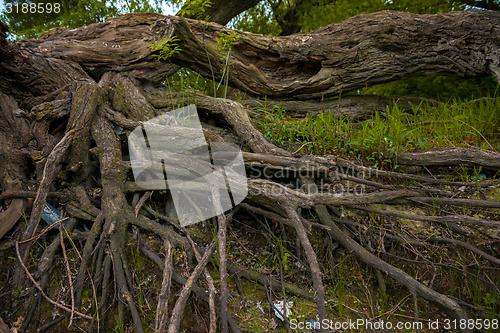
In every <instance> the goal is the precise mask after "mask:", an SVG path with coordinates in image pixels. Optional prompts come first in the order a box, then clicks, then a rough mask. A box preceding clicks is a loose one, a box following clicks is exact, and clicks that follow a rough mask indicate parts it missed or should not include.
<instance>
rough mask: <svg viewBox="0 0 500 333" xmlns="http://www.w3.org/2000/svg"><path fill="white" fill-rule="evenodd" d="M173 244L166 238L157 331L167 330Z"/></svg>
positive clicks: (156, 323) (157, 309)
mask: <svg viewBox="0 0 500 333" xmlns="http://www.w3.org/2000/svg"><path fill="white" fill-rule="evenodd" d="M172 254H173V252H172V244H171V243H170V242H169V241H168V240H165V266H164V268H163V282H162V283H161V290H160V293H159V294H158V306H157V307H156V319H155V332H156V333H160V332H164V331H165V327H166V326H167V323H168V297H169V294H170V286H171V280H172V269H173V267H172Z"/></svg>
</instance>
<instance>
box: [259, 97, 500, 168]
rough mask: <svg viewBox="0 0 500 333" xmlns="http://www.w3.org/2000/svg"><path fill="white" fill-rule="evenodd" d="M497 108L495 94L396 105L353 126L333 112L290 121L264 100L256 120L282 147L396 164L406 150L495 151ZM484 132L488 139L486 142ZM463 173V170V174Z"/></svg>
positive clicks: (499, 122)
mask: <svg viewBox="0 0 500 333" xmlns="http://www.w3.org/2000/svg"><path fill="white" fill-rule="evenodd" d="M498 108H500V100H499V99H498V98H489V99H484V100H481V101H478V102H474V103H471V102H470V103H462V102H460V101H452V102H450V103H448V104H445V103H443V104H439V105H438V106H434V107H430V106H428V105H424V104H419V105H414V106H413V107H412V110H411V112H409V111H406V110H404V109H401V108H399V107H398V106H397V104H396V103H395V104H394V105H393V106H392V107H390V108H389V107H388V108H387V110H386V111H385V112H380V111H376V112H374V115H373V117H372V118H371V119H367V120H365V121H363V122H361V123H358V124H356V126H354V125H353V124H352V122H351V121H350V120H349V119H348V118H346V117H343V116H337V115H334V114H333V113H332V112H324V113H320V114H318V115H317V116H315V117H311V116H307V117H306V118H303V119H289V118H287V117H286V111H285V110H283V108H281V107H280V106H278V105H268V104H267V101H266V102H264V103H263V104H261V108H259V109H258V110H257V112H258V115H257V116H256V124H257V126H258V127H259V128H260V130H261V131H262V132H263V134H264V135H266V136H267V137H268V138H269V139H270V140H271V141H272V142H273V143H275V144H277V145H279V146H281V147H283V148H286V149H290V150H295V149H296V147H297V146H299V147H302V146H303V147H304V148H305V149H304V150H305V151H307V152H309V153H313V154H332V153H338V154H342V155H348V156H349V155H350V156H353V157H358V158H365V159H367V160H372V162H373V164H374V165H375V166H376V167H384V166H386V165H391V166H393V167H394V168H397V163H398V160H397V158H398V154H399V153H400V152H405V151H415V150H417V149H430V148H447V147H472V148H477V149H483V150H498V148H499V147H500V142H499V140H498V139H496V138H495V135H494V133H497V132H498V129H499V128H500V114H498V112H496V110H498ZM488 136H491V137H492V138H491V139H489V140H487V137H488ZM304 144H306V145H305V146H304ZM466 174H467V172H465V171H464V173H463V174H462V175H463V176H464V178H465V175H466ZM477 174H478V173H477ZM476 176H478V175H476ZM467 177H468V176H467Z"/></svg>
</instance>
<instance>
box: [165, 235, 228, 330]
mask: <svg viewBox="0 0 500 333" xmlns="http://www.w3.org/2000/svg"><path fill="white" fill-rule="evenodd" d="M214 250H215V242H212V244H210V246H209V247H208V249H207V250H206V251H205V253H204V254H203V257H202V258H201V261H200V262H199V263H198V265H196V268H195V269H194V271H193V274H191V276H190V277H189V279H188V280H187V282H186V284H185V285H184V287H183V288H182V291H181V294H180V296H179V298H178V299H177V302H175V306H174V309H173V310H172V316H171V319H170V324H169V325H168V333H177V332H179V327H180V323H181V317H182V312H183V311H184V308H185V307H186V302H187V299H188V296H189V294H190V293H191V289H192V287H193V285H194V283H196V280H197V279H198V276H199V275H200V273H201V271H202V269H203V268H205V266H206V265H207V263H208V260H209V259H210V257H211V256H212V253H213V251H214ZM165 268H166V267H165ZM221 310H222V309H221ZM226 325H227V323H226Z"/></svg>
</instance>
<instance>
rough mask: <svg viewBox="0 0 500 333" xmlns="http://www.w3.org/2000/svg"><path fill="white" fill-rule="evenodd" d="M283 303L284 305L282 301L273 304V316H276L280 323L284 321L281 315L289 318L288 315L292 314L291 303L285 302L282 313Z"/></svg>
mask: <svg viewBox="0 0 500 333" xmlns="http://www.w3.org/2000/svg"><path fill="white" fill-rule="evenodd" d="M284 303H285V302H284V301H277V302H274V307H275V309H274V314H275V315H276V317H278V318H279V319H281V321H284V318H283V313H284V314H285V315H286V316H287V317H290V315H291V314H292V306H293V302H291V301H290V302H286V311H283V309H284V308H285V306H284ZM276 310H277V311H276Z"/></svg>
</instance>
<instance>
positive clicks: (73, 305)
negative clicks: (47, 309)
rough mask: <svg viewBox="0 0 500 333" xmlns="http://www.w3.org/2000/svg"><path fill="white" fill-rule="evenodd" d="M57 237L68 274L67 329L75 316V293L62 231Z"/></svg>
mask: <svg viewBox="0 0 500 333" xmlns="http://www.w3.org/2000/svg"><path fill="white" fill-rule="evenodd" d="M54 224H55V223H54ZM60 226H61V228H64V227H63V225H62V223H61V224H60ZM59 237H60V239H61V248H62V252H63V257H64V262H65V265H64V266H65V267H66V271H67V272H68V281H69V291H70V294H71V316H70V317H69V325H68V328H69V327H71V324H73V317H74V314H75V293H74V290H73V280H72V278H71V268H70V267H69V260H68V255H67V253H66V246H65V245H64V237H63V229H61V231H60V232H59Z"/></svg>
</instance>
